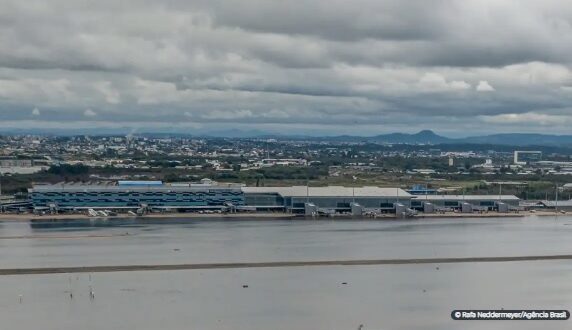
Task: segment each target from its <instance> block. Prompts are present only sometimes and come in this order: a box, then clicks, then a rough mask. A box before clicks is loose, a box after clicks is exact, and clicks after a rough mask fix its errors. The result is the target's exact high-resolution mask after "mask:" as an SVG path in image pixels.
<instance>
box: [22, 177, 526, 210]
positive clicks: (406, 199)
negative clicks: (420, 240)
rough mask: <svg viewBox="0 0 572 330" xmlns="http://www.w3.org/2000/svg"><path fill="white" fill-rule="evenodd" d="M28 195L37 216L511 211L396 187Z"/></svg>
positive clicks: (52, 189) (137, 187)
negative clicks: (95, 212)
mask: <svg viewBox="0 0 572 330" xmlns="http://www.w3.org/2000/svg"><path fill="white" fill-rule="evenodd" d="M28 195H29V198H30V201H31V204H32V207H33V209H34V211H36V212H78V211H89V210H90V209H92V210H98V209H99V210H111V211H123V212H128V211H137V212H138V213H139V212H147V211H152V212H160V211H179V212H188V211H200V210H220V211H228V212H240V211H250V212H285V213H292V214H302V215H320V214H339V213H342V214H349V215H363V214H367V213H371V214H380V213H395V214H398V215H408V214H412V213H413V212H414V210H417V211H423V212H427V213H431V212H436V211H439V210H451V209H453V210H461V211H462V212H473V211H478V210H498V211H503V212H504V211H508V210H510V209H516V208H517V207H518V204H519V199H518V198H517V197H516V196H513V195H502V196H499V195H435V194H433V195H429V194H428V195H412V194H410V193H408V192H406V191H405V190H402V189H400V188H381V187H374V186H366V187H342V186H326V187H308V186H290V187H246V186H244V185H241V184H234V183H217V182H214V181H211V180H208V179H204V180H202V181H201V182H200V183H163V182H161V181H118V182H95V183H59V184H49V185H34V187H33V188H31V189H29V191H28Z"/></svg>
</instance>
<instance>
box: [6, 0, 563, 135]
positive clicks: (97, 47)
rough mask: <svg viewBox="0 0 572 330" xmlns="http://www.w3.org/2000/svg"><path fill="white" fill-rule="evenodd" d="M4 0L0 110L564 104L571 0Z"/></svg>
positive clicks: (332, 115)
mask: <svg viewBox="0 0 572 330" xmlns="http://www.w3.org/2000/svg"><path fill="white" fill-rule="evenodd" d="M1 2H2V10H0V40H2V42H0V119H2V120H4V121H5V122H15V121H27V123H28V124H29V125H32V124H33V123H38V122H41V121H44V122H46V123H48V122H49V123H51V124H53V125H57V124H58V123H60V124H61V125H62V126H65V125H72V124H71V123H73V122H90V123H91V125H103V126H104V125H106V123H107V124H111V123H114V124H115V125H119V124H121V125H123V124H124V125H135V124H134V123H142V125H152V124H153V123H157V124H159V123H160V124H161V125H165V126H168V125H169V123H171V124H173V125H175V124H176V123H184V124H185V125H205V126H208V125H215V124H216V125H219V124H221V123H222V124H223V125H233V124H234V125H244V126H248V125H250V126H252V125H258V126H272V125H274V126H273V127H278V126H280V125H282V126H280V127H284V126H287V127H290V128H292V129H296V128H297V127H300V125H314V126H313V129H314V130H317V129H316V127H336V129H340V128H343V127H344V124H353V125H359V126H360V127H363V128H364V129H367V130H371V132H372V133H375V130H377V129H379V130H386V129H387V128H388V127H402V128H406V129H418V128H439V127H440V128H442V129H444V130H451V128H450V127H448V126H447V125H446V124H444V120H448V121H449V122H454V123H457V124H456V125H457V127H459V130H465V129H466V126H463V125H465V124H463V123H466V122H471V123H473V125H476V127H481V128H483V129H490V128H491V127H496V125H498V126H499V127H502V123H500V122H499V123H498V124H494V125H493V124H491V120H492V121H494V120H495V119H498V120H499V121H500V120H502V119H505V120H507V127H510V128H511V129H515V128H516V127H517V125H521V126H520V127H522V129H523V130H532V129H534V128H533V127H529V126H527V125H523V124H522V123H523V122H525V121H526V120H531V125H533V124H535V122H534V120H533V119H534V118H541V119H543V120H544V121H543V122H545V123H549V122H556V120H554V118H561V117H565V116H570V117H572V114H570V112H569V111H568V109H569V104H570V101H571V98H572V92H570V91H569V88H567V87H566V86H570V85H571V84H572V69H571V62H570V60H569V54H570V53H571V52H572V27H571V26H572V24H571V22H572V4H568V3H567V2H562V1H553V0H547V1H542V2H539V1H532V0H523V1H510V0H494V1H493V0H479V1H477V0H475V1H471V0H469V1H467V0H438V1H431V2H429V1H422V0H414V1H398V0H385V1H379V0H357V1H345V0H329V1H325V0H300V1H282V2H279V1H276V2H269V1H265V0H244V1H241V2H240V4H237V3H230V2H228V1H222V0H208V1H207V0H192V1H183V0H169V1H165V2H155V1H135V0H125V1H111V0H102V1H97V2H93V1H87V0H76V1H72V0H53V1H50V3H49V4H47V3H46V2H45V1H41V0H29V1H16V0H4V1H1ZM482 81H486V82H487V83H488V84H489V85H490V86H492V87H493V88H494V92H489V93H483V92H479V91H478V90H477V89H479V90H483V88H485V87H486V86H485V87H483V86H484V85H483V84H481V82H482ZM479 86H481V87H479ZM485 89H490V88H488V87H487V88H485ZM36 107H37V108H38V109H41V116H37V115H36V116H33V118H34V119H35V121H29V120H30V118H31V117H32V115H31V113H32V111H33V109H34V108H36ZM87 109H91V112H86V110H87ZM502 115H506V116H504V117H503V116H502ZM547 116H552V117H547ZM554 116H560V117H554ZM40 120H41V121H40ZM483 120H486V122H484V121H483ZM508 121H511V122H510V123H508ZM407 123H409V125H407ZM479 125H481V126H479ZM343 129H346V128H343ZM562 129H564V128H562ZM324 130H325V128H324ZM358 130H359V131H360V132H365V131H364V130H362V129H358ZM317 131H319V130H317ZM390 131H391V130H390Z"/></svg>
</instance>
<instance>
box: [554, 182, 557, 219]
mask: <svg viewBox="0 0 572 330" xmlns="http://www.w3.org/2000/svg"><path fill="white" fill-rule="evenodd" d="M554 212H556V213H558V183H557V184H556V195H555V196H554Z"/></svg>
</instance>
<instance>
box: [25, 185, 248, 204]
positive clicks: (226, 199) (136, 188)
mask: <svg viewBox="0 0 572 330" xmlns="http://www.w3.org/2000/svg"><path fill="white" fill-rule="evenodd" d="M209 181H210V180H209ZM28 195H29V196H30V199H31V201H32V205H33V208H34V210H36V211H42V210H50V211H73V210H82V209H110V210H121V209H123V210H139V209H141V208H145V209H155V210H161V209H162V210H168V209H179V210H185V209H221V208H224V207H229V206H231V207H232V206H237V205H244V194H243V193H242V190H241V186H240V185H237V184H218V183H217V184H213V183H211V182H208V181H207V182H201V183H197V184H193V183H172V184H164V183H163V182H161V181H118V182H117V183H115V182H103V183H60V184H55V185H35V186H34V187H33V188H32V189H29V191H28Z"/></svg>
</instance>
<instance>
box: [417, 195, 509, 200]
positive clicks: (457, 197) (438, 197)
mask: <svg viewBox="0 0 572 330" xmlns="http://www.w3.org/2000/svg"><path fill="white" fill-rule="evenodd" d="M415 198H416V199H420V200H497V201H498V200H503V201H507V200H512V201H518V200H520V198H518V197H516V196H515V195H416V196H415Z"/></svg>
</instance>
